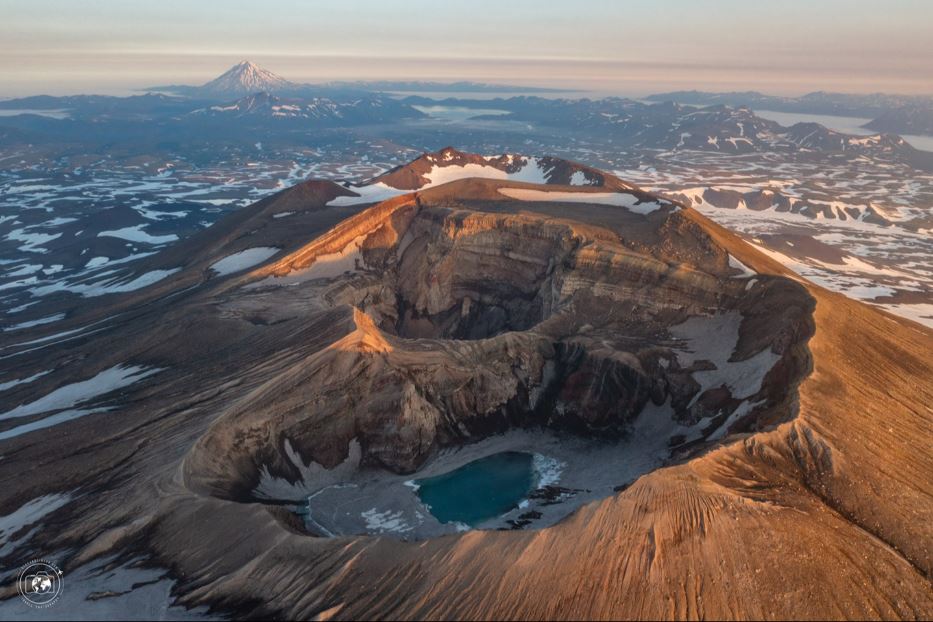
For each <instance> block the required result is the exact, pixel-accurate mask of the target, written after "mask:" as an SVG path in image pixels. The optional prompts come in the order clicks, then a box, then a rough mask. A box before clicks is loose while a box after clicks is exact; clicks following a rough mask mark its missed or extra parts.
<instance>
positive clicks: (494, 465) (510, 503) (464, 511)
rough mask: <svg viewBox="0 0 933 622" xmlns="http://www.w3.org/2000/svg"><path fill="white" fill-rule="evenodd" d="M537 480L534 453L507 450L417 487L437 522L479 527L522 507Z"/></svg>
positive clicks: (419, 481) (417, 481)
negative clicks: (520, 505)
mask: <svg viewBox="0 0 933 622" xmlns="http://www.w3.org/2000/svg"><path fill="white" fill-rule="evenodd" d="M537 480H538V476H537V473H536V470H535V465H534V456H533V455H532V454H528V453H523V452H517V451H507V452H503V453H498V454H493V455H491V456H487V457H485V458H481V459H479V460H474V461H473V462H470V463H467V464H465V465H463V466H462V467H460V468H458V469H455V470H453V471H450V472H448V473H443V474H441V475H437V476H435V477H428V478H425V479H419V480H415V481H414V484H415V485H417V486H418V496H419V497H420V498H421V502H422V503H424V504H425V505H426V506H427V507H428V509H429V510H430V511H431V514H433V515H434V517H435V518H437V520H439V521H440V522H442V523H464V524H466V525H469V526H470V527H476V526H477V525H479V524H480V523H482V522H484V521H487V520H489V519H491V518H495V517H497V516H501V515H502V514H505V513H506V512H508V511H509V510H512V509H514V508H516V507H518V504H519V502H521V501H522V500H523V499H524V498H525V497H527V496H528V493H529V492H530V491H531V490H532V489H533V488H534V487H536V486H537V485H538V482H537Z"/></svg>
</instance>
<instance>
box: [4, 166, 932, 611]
mask: <svg viewBox="0 0 933 622" xmlns="http://www.w3.org/2000/svg"><path fill="white" fill-rule="evenodd" d="M529 167H530V168H529ZM445 169H446V170H445ZM578 172H579V173H580V175H579V176H578V175H577V173H578ZM532 173H533V174H534V175H535V181H538V182H540V181H542V180H543V182H550V183H530V182H529V181H528V178H527V177H525V178H524V179H519V178H518V177H524V176H526V175H528V176H530V175H531V174H532ZM596 175H598V177H596ZM574 178H576V179H577V180H580V179H583V180H588V181H590V182H593V183H590V184H587V185H571V184H569V183H563V182H565V181H566V180H568V179H574ZM369 186H377V187H379V188H381V189H382V190H384V191H385V192H387V193H389V194H390V196H388V197H385V196H378V195H377V193H375V192H371V191H369V190H363V187H360V186H353V187H350V186H348V185H344V184H336V183H332V182H306V183H304V184H301V185H299V186H296V187H294V188H291V189H289V190H286V191H283V192H281V193H279V194H277V195H275V196H273V197H270V198H269V199H266V200H264V201H261V202H260V203H257V204H254V205H253V206H250V207H248V208H245V209H244V210H242V211H240V212H237V213H236V214H234V215H232V216H231V217H230V218H228V219H225V220H223V221H221V222H219V223H217V224H216V225H214V226H212V227H210V228H209V229H207V230H205V231H203V232H202V233H200V234H197V235H196V236H194V237H192V238H190V239H189V240H187V241H185V242H183V243H182V244H180V245H178V246H177V247H172V248H170V249H169V250H168V251H167V253H169V254H167V255H166V256H161V257H159V256H157V257H153V258H149V259H147V260H143V261H147V262H149V263H148V264H147V265H146V266H144V267H148V268H152V269H155V268H156V267H157V266H161V267H165V266H173V267H177V268H179V270H178V271H177V272H176V273H173V274H172V275H170V276H169V277H167V278H165V279H163V280H162V281H160V282H159V283H157V284H155V285H153V286H151V287H149V288H146V289H142V290H139V291H137V292H133V293H130V294H125V295H121V296H114V297H111V298H109V299H107V301H105V302H108V301H109V302H108V303H107V304H102V303H101V302H99V301H94V302H93V303H90V302H89V303H87V304H84V305H83V306H81V307H79V308H76V309H75V310H74V314H73V315H72V316H71V317H70V318H69V320H68V323H67V324H61V325H58V326H57V327H56V329H55V330H56V331H59V332H55V333H52V334H49V329H47V328H46V329H43V328H42V327H41V326H37V327H36V328H35V329H33V330H30V331H29V332H28V334H27V336H25V337H17V338H16V339H15V342H13V341H12V340H11V341H7V342H6V343H4V345H3V350H2V351H0V356H5V357H10V358H8V359H6V360H14V361H15V362H16V371H15V372H11V373H7V374H6V375H4V376H2V377H0V382H4V383H9V382H14V381H15V384H14V385H12V387H11V388H9V389H6V390H4V391H3V392H0V411H2V413H3V414H2V415H0V450H2V453H3V456H4V459H3V460H2V461H0V489H2V490H3V491H4V493H3V495H2V497H0V514H2V515H4V516H7V517H15V518H11V519H10V529H11V531H9V532H6V533H10V534H12V536H13V537H11V538H10V541H9V547H5V548H4V553H3V555H4V558H3V560H4V566H5V567H9V568H13V567H15V566H16V565H17V563H19V561H20V560H21V559H28V558H29V557H27V556H34V551H35V550H43V551H49V552H50V554H53V553H55V554H59V555H60V558H61V559H62V563H63V564H64V566H65V568H66V569H67V572H69V573H72V572H74V574H76V575H77V574H78V570H79V569H82V568H89V567H92V566H93V564H95V563H102V562H103V561H104V560H115V559H116V558H114V557H112V556H113V555H115V554H118V553H125V554H126V556H125V557H123V558H119V561H113V567H115V569H116V572H117V573H118V574H119V573H121V572H128V570H127V568H128V567H127V566H125V565H122V564H125V563H128V562H125V561H124V560H127V559H132V558H133V557H135V556H137V555H139V556H143V557H145V559H146V560H147V563H148V564H150V565H152V566H156V567H159V568H166V569H168V576H170V577H171V580H172V581H174V582H176V583H175V586H174V591H173V592H172V593H173V594H174V595H175V596H176V597H177V599H178V602H180V603H181V604H183V605H185V606H200V605H210V606H212V607H215V611H221V612H228V613H232V614H236V615H238V616H240V617H242V616H253V617H271V616H277V617H288V618H310V617H315V616H320V617H324V618H339V619H352V618H359V617H373V616H377V617H384V618H428V619H435V618H460V619H486V618H509V619H519V618H521V619H540V618H561V619H578V618H581V617H583V618H678V619H687V618H689V619H696V618H730V619H741V618H750V617H753V618H763V617H768V616H774V617H783V618H787V617H792V618H797V617H820V618H824V617H825V618H844V617H849V618H926V617H929V616H930V615H933V591H931V587H930V580H929V576H930V573H931V571H933V559H931V557H930V551H929V547H928V543H929V542H930V539H931V537H933V532H931V525H933V520H931V519H933V488H931V483H930V482H931V481H933V478H931V477H930V476H931V474H933V457H931V456H930V453H929V452H928V451H927V449H928V447H929V445H930V442H931V438H930V436H931V432H930V430H931V429H933V418H931V417H933V416H931V413H930V411H929V408H927V405H928V404H929V403H931V401H933V386H931V384H930V378H931V371H933V370H931V367H933V358H931V352H933V335H931V332H930V331H929V330H927V329H924V328H922V327H920V326H918V325H916V324H913V323H911V322H908V321H904V320H899V319H896V318H894V317H892V316H890V315H887V314H885V313H882V312H879V311H877V310H875V309H873V308H871V307H868V306H866V305H863V304H860V303H858V302H855V301H852V300H849V299H846V298H844V297H842V296H839V295H836V294H831V293H829V292H827V291H826V290H823V289H822V288H820V287H817V286H815V285H813V284H810V283H808V282H805V281H803V280H802V279H799V278H797V277H796V276H794V275H793V274H791V273H789V272H788V271H787V270H785V269H784V268H783V267H782V266H780V265H779V264H777V263H776V262H775V261H773V260H771V259H770V258H768V257H767V256H765V255H763V254H761V253H760V252H759V251H757V250H756V249H754V248H753V247H751V246H749V245H747V244H746V243H744V242H743V241H742V240H740V239H739V238H738V237H736V236H735V235H733V234H731V233H729V232H728V231H726V230H724V229H722V228H721V227H718V226H717V225H715V224H713V223H712V222H710V221H708V220H707V219H705V218H704V217H702V216H701V215H699V214H698V213H696V212H695V211H693V210H691V209H687V208H684V207H683V206H681V205H679V204H678V203H676V202H673V201H669V200H664V199H661V198H658V197H655V196H653V195H650V194H649V193H646V192H643V191H641V190H639V189H637V188H635V187H634V186H632V185H631V184H627V183H625V182H623V181H621V180H619V179H617V178H615V177H614V176H612V175H610V174H608V173H602V172H599V171H595V170H593V169H587V168H585V167H579V165H574V164H573V163H569V162H563V161H559V160H557V159H553V158H537V159H532V158H529V157H522V156H514V155H513V156H502V157H493V158H485V157H481V156H476V155H472V154H464V153H461V152H457V151H455V150H452V149H446V150H442V151H441V152H438V153H435V154H426V155H425V156H424V157H422V158H420V159H419V160H417V161H415V162H413V163H411V164H409V165H406V166H403V167H400V168H398V169H395V170H394V171H391V172H389V173H387V174H386V175H384V176H381V177H377V178H376V179H375V180H373V183H371V184H369ZM386 189H390V190H391V192H389V190H386ZM382 199H385V200H382ZM283 215H284V216H283ZM256 249H279V250H278V251H277V252H275V253H273V254H257V252H256ZM248 251H252V252H248ZM222 262H224V263H222ZM231 266H233V267H231ZM236 268H238V269H236ZM69 331H70V332H69ZM88 352H94V353H95V356H93V357H88V356H87V353H88ZM37 374H42V375H39V376H36V375H37ZM90 379H94V382H92V383H90V384H88V383H87V382H88V381H89V380H90ZM130 381H133V382H130ZM81 383H85V384H81ZM62 389H64V391H62ZM75 396H78V397H77V398H76V397H75ZM66 397H67V398H68V399H65V398H66ZM69 402H75V403H73V404H70V403H69ZM542 428H543V429H544V430H548V431H549V432H548V433H550V434H554V435H556V436H557V438H558V439H560V441H561V444H562V445H567V446H572V445H574V444H575V443H576V442H578V439H580V438H581V433H584V434H583V436H594V435H595V436H597V437H598V438H600V439H601V441H600V443H601V444H602V445H603V446H609V447H611V448H614V451H615V452H620V453H621V454H622V455H621V457H622V462H623V463H625V464H627V465H629V466H627V467H625V468H623V467H621V466H620V463H619V462H611V461H610V460H608V459H604V458H606V456H607V455H606V454H600V456H601V458H600V459H599V460H597V461H596V462H597V463H596V465H595V466H596V471H597V472H599V473H602V474H604V475H607V476H608V479H606V480H605V481H603V480H599V479H598V478H593V480H592V481H591V482H590V487H591V488H592V489H594V490H590V491H588V492H584V491H582V490H579V491H576V492H574V491H573V490H568V491H566V492H560V493H559V495H557V497H556V498H554V499H551V500H550V501H555V503H550V501H547V502H546V503H547V504H542V505H541V508H542V510H541V514H542V518H541V519H537V520H540V522H539V523H538V524H535V523H532V524H531V525H530V526H529V527H528V528H527V529H524V530H522V529H517V530H508V531H499V530H495V529H493V530H472V531H468V532H466V533H457V531H456V528H455V527H454V526H452V525H448V526H446V527H444V526H437V525H434V524H433V523H432V522H431V519H430V517H429V516H424V517H423V518H424V521H425V522H424V523H422V524H420V525H418V526H417V527H415V529H416V531H412V532H391V531H383V532H380V531H378V529H381V528H384V525H385V524H387V523H388V521H383V523H382V525H383V527H371V526H369V522H367V521H365V520H363V519H362V518H361V516H360V515H362V514H365V515H367V516H369V517H372V516H374V515H376V514H380V512H381V511H382V510H383V509H385V506H382V505H379V504H380V503H389V502H388V501H385V499H386V498H387V496H386V495H380V494H379V490H381V489H382V487H385V486H390V485H391V482H395V481H397V482H399V483H398V484H397V486H398V488H395V489H392V490H393V491H405V490H408V492H407V493H406V494H407V495H408V497H407V498H409V499H414V493H412V492H411V491H410V489H409V488H406V487H405V486H404V484H402V483H401V482H404V481H405V480H408V479H410V478H411V477H412V476H411V475H410V474H411V473H413V472H415V473H421V472H422V470H423V469H426V468H430V467H431V465H432V464H436V463H438V462H442V461H443V460H444V456H445V455H448V453H452V454H455V455H456V454H459V453H461V452H469V451H476V450H477V449H476V448H482V447H488V445H484V443H490V442H503V441H502V439H506V440H508V439H514V438H515V436H513V435H512V434H514V433H515V432H516V431H519V432H522V433H523V434H531V435H532V436H530V438H533V439H538V440H540V439H541V438H542V437H541V436H535V435H534V434H533V432H534V431H535V430H537V431H541V429H542ZM497 439H499V440H498V441H497ZM587 447H589V448H590V449H591V450H592V449H593V446H587ZM447 450H453V451H447ZM500 450H501V449H500ZM539 450H540V451H549V450H545V449H543V448H539ZM487 451H488V450H487ZM655 452H657V453H655ZM610 455H611V454H610ZM574 460H576V461H577V462H572V461H570V459H569V458H568V466H567V469H566V470H567V472H566V473H564V474H563V475H562V477H565V478H569V477H571V476H572V475H573V473H572V470H573V468H574V464H583V465H585V464H586V463H587V461H588V460H589V461H590V462H592V461H593V460H594V459H593V458H592V457H589V456H587V455H586V452H584V454H583V456H582V457H579V456H578V457H576V458H574ZM632 463H637V465H638V466H637V468H635V469H634V470H632V469H631V466H630V465H631V464H632ZM27 469H29V470H30V472H31V473H32V474H33V476H32V477H29V478H24V477H22V473H23V472H25V471H26V470H27ZM395 476H397V477H396V479H392V478H393V477H395ZM366 482H376V484H372V483H370V484H369V485H370V486H375V487H374V488H368V489H366V490H365V491H363V492H364V494H362V495H359V494H357V495H355V497H359V496H362V497H363V500H362V503H364V504H365V505H362V506H360V505H356V506H352V507H354V508H356V510H358V511H357V512H355V516H354V517H353V518H354V521H346V520H336V519H332V517H337V518H339V514H338V512H337V511H336V509H334V510H333V511H329V508H328V507H322V506H321V505H315V504H312V503H311V502H308V503H306V504H305V505H303V506H302V507H303V508H306V509H307V513H306V514H304V515H303V516H297V515H296V514H295V513H293V512H290V511H289V509H288V508H289V507H293V506H294V505H295V504H296V502H300V501H302V500H304V499H307V498H308V497H310V496H311V495H317V493H321V492H322V491H324V490H325V489H327V490H329V491H331V492H332V494H340V491H344V492H345V493H346V494H352V493H353V491H354V488H353V486H363V485H364V484H365V483H366ZM577 488H581V489H582V488H583V487H582V486H579V487H577ZM597 488H598V490H596V489H597ZM591 493H594V494H595V493H598V496H595V497H587V496H586V495H588V494H591ZM401 494H402V492H393V493H392V495H391V496H392V498H397V497H399V496H400V495H401ZM565 495H566V496H567V498H564V496H565ZM574 495H576V496H574ZM315 498H316V499H318V500H319V501H320V500H321V499H324V498H326V495H325V496H316V497H315ZM574 499H578V500H579V499H583V501H580V502H577V501H575V500H574ZM37 500H38V501H37ZM338 500H340V501H342V502H344V501H346V502H351V503H352V501H351V498H350V497H347V498H338ZM530 501H531V500H530ZM302 503H303V501H302ZM357 503H360V501H357ZM412 503H414V501H412ZM53 505H54V507H55V508H56V509H55V511H54V512H51V511H49V512H45V513H44V514H43V513H42V512H38V511H33V510H35V508H44V507H52V506H53ZM24 507H27V508H29V509H30V512H24V511H20V510H21V508H24ZM335 507H337V506H335ZM370 508H372V510H371V509H370ZM561 508H563V512H564V513H563V514H559V513H555V512H557V511H558V510H560V509H561ZM403 509H404V508H403ZM394 511H395V510H394V508H393V512H394ZM399 511H401V510H399ZM392 515H394V514H392ZM24 517H25V518H24ZM405 517H406V518H407V515H405ZM370 522H371V521H370ZM316 525H317V526H316ZM40 527H41V529H40ZM321 527H325V529H322V528H321ZM338 528H339V530H337V531H335V529H338ZM418 530H420V531H418ZM328 532H329V533H331V534H337V535H340V536H341V537H327V534H328ZM409 533H412V534H416V535H415V536H413V537H415V538H416V539H419V540H420V541H417V542H409V541H405V538H406V537H408V536H406V535H405V534H409ZM442 533H443V534H447V535H446V536H445V537H434V536H436V535H440V534H442ZM379 534H381V535H382V537H377V536H378V535H379ZM113 567H112V568H111V570H113V569H114V568H113ZM165 581H167V579H165ZM4 586H5V587H4V589H5V591H4V592H2V595H3V597H7V596H13V595H14V594H15V588H12V586H10V585H8V584H4ZM92 589H93V590H95V591H99V590H100V587H99V586H95V587H93V588H91V587H89V586H85V585H84V584H82V583H81V582H80V581H78V580H75V581H74V582H72V583H69V590H74V591H75V592H76V593H84V592H89V591H91V590H92ZM114 592H116V590H114ZM114 598H115V600H112V601H110V602H111V603H121V602H122V603H129V604H132V603H133V602H134V601H133V600H132V599H133V598H134V592H133V590H132V589H131V590H130V593H129V594H125V595H123V596H120V597H117V596H114ZM120 599H123V600H120ZM10 602H12V601H10ZM93 602H96V601H87V602H85V603H84V604H82V605H81V607H88V608H90V607H92V606H93V604H89V603H93ZM5 604H6V603H5ZM87 610H88V611H92V609H87Z"/></svg>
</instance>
